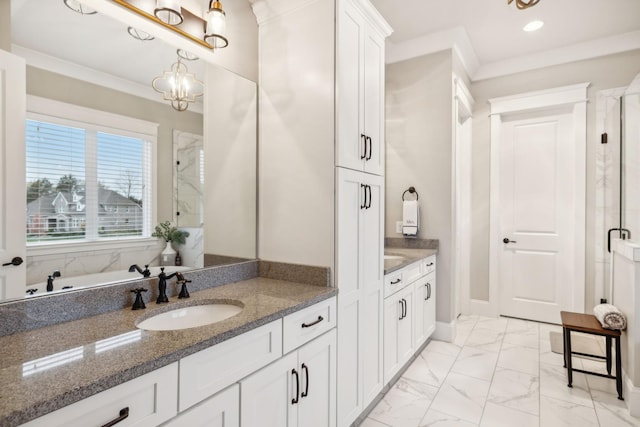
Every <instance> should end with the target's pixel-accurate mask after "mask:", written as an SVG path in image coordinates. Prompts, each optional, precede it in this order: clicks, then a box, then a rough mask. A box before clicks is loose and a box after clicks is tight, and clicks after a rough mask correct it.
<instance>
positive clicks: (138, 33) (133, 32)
mask: <svg viewBox="0 0 640 427" xmlns="http://www.w3.org/2000/svg"><path fill="white" fill-rule="evenodd" d="M127 32H128V33H129V35H130V36H131V37H133V38H134V39H136V40H140V41H143V42H148V41H151V40H153V39H155V37H153V36H152V35H151V34H149V33H147V32H144V31H142V30H138V29H137V28H133V27H128V28H127Z"/></svg>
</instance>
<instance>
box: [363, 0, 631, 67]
mask: <svg viewBox="0 0 640 427" xmlns="http://www.w3.org/2000/svg"><path fill="white" fill-rule="evenodd" d="M371 2H372V3H373V5H374V6H375V7H376V8H377V9H378V11H379V12H380V13H381V14H382V15H383V16H384V17H385V19H386V20H387V22H388V23H389V24H390V25H391V27H392V28H393V29H394V33H393V34H392V35H391V36H390V38H389V41H388V45H387V51H388V55H387V56H388V59H390V60H391V61H392V62H395V60H401V59H406V58H408V57H411V56H416V55H418V54H425V53H430V52H429V51H430V50H431V51H437V50H441V49H442V47H443V46H445V47H446V45H447V44H449V45H450V46H449V47H452V45H455V46H456V47H457V48H458V50H459V53H460V54H461V55H462V56H463V60H464V62H465V65H466V68H467V71H469V74H470V75H471V77H473V78H474V79H477V78H486V77H491V76H492V74H493V75H499V74H506V73H509V72H514V71H519V69H525V68H527V67H528V68H535V67H536V66H546V65H551V64H552V63H562V62H569V61H573V60H577V59H584V58H585V57H593V56H600V55H604V54H608V53H615V52H620V51H624V50H630V49H638V48H640V1H639V0H540V2H539V3H538V4H537V5H535V6H532V7H531V8H528V9H524V10H519V9H517V8H516V5H515V2H514V3H512V4H511V5H508V4H507V0H402V1H397V0H396V1H392V0H371ZM534 19H539V20H542V21H544V23H545V25H544V27H543V28H542V29H541V30H539V31H537V32H533V33H527V32H524V31H522V27H523V26H524V25H525V24H526V23H528V22H530V21H532V20H534ZM516 65H517V66H516Z"/></svg>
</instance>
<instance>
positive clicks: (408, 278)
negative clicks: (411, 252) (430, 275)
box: [402, 261, 423, 285]
mask: <svg viewBox="0 0 640 427" xmlns="http://www.w3.org/2000/svg"><path fill="white" fill-rule="evenodd" d="M422 275H423V272H422V265H421V263H420V261H416V262H414V263H413V264H409V265H408V266H406V267H405V268H403V269H402V281H403V282H404V284H405V285H408V284H409V283H411V282H413V281H414V280H416V279H418V278H419V277H420V276H422Z"/></svg>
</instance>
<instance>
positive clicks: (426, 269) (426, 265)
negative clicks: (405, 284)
mask: <svg viewBox="0 0 640 427" xmlns="http://www.w3.org/2000/svg"><path fill="white" fill-rule="evenodd" d="M421 263H422V273H423V274H429V273H431V272H433V271H436V256H435V255H431V256H430V257H429V258H425V259H423V260H422V261H421Z"/></svg>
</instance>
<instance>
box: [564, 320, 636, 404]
mask: <svg viewBox="0 0 640 427" xmlns="http://www.w3.org/2000/svg"><path fill="white" fill-rule="evenodd" d="M560 318H561V319H562V331H563V335H564V366H565V367H566V368H567V377H568V380H569V384H567V385H568V386H569V387H573V386H572V385H571V383H572V382H573V372H574V371H575V372H582V373H583V374H589V375H596V376H598V377H604V378H611V379H615V380H616V390H617V391H618V399H620V400H624V399H623V397H622V362H621V359H620V353H621V352H620V331H618V330H613V329H604V328H603V327H602V325H601V324H600V322H599V321H598V319H597V318H596V316H594V315H593V314H583V313H572V312H568V311H561V312H560ZM571 331H576V332H583V333H586V334H591V335H598V336H601V337H605V340H606V347H607V356H606V357H603V356H598V355H595V354H585V353H578V352H576V351H574V352H572V351H571ZM611 338H614V339H615V342H616V376H615V377H614V376H613V375H611ZM572 354H577V355H580V356H589V357H595V358H597V359H605V360H606V362H607V373H608V375H605V374H600V373H598V372H591V371H585V370H583V369H576V368H573V367H572V366H571V355H572Z"/></svg>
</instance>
